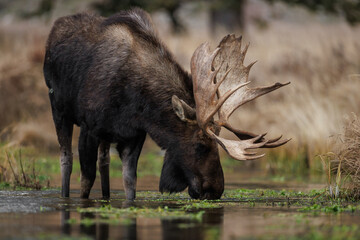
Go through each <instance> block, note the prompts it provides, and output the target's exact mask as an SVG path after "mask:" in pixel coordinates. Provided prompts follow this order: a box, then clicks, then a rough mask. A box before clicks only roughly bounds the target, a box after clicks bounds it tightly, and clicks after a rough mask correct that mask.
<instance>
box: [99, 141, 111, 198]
mask: <svg viewBox="0 0 360 240" xmlns="http://www.w3.org/2000/svg"><path fill="white" fill-rule="evenodd" d="M109 150H110V143H108V142H104V141H102V142H101V143H100V146H99V151H98V160H99V163H98V165H99V171H100V176H101V191H102V195H103V198H109V197H110V180H109V165H110V154H109Z"/></svg>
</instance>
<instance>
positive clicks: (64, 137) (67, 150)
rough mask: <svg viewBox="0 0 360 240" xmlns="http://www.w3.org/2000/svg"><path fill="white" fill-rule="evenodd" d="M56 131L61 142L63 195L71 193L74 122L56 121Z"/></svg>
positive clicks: (67, 195)
mask: <svg viewBox="0 0 360 240" xmlns="http://www.w3.org/2000/svg"><path fill="white" fill-rule="evenodd" d="M55 126H56V133H57V136H58V141H59V144H60V166H61V197H69V195H70V176H71V172H72V166H73V154H72V150H71V144H72V133H73V124H72V123H69V122H67V121H65V120H64V119H62V121H60V122H56V121H55Z"/></svg>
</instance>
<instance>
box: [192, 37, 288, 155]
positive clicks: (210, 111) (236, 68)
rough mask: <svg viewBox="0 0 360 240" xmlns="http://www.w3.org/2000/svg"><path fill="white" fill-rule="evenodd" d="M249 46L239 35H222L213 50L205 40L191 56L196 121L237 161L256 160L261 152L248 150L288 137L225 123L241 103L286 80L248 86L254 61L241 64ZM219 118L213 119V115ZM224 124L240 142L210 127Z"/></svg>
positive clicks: (276, 142)
mask: <svg viewBox="0 0 360 240" xmlns="http://www.w3.org/2000/svg"><path fill="white" fill-rule="evenodd" d="M248 47H249V45H246V46H245V48H244V49H241V37H239V38H236V37H235V35H227V36H225V37H224V38H223V39H222V40H221V42H220V44H219V46H218V47H217V48H216V49H215V51H213V52H211V51H210V46H209V44H208V43H204V44H202V45H200V46H199V47H198V48H197V49H196V50H195V52H194V54H193V56H192V58H191V73H192V79H193V89H194V90H193V91H194V96H195V104H196V118H197V122H198V124H199V126H200V128H202V129H203V130H204V131H205V132H206V134H207V135H209V137H211V138H213V139H215V140H216V141H217V142H218V143H219V144H220V145H221V146H222V147H223V148H224V149H225V151H226V152H227V153H228V154H229V155H230V156H231V157H233V158H235V159H237V160H252V159H257V158H260V157H262V156H264V154H262V155H256V153H254V152H249V151H247V150H249V149H256V148H273V147H278V146H281V145H283V144H285V143H287V142H288V141H289V140H290V139H287V140H283V141H279V140H280V138H281V136H280V137H278V138H275V139H272V140H265V138H264V136H265V134H262V135H256V134H253V133H249V132H245V131H241V130H238V129H234V128H233V127H231V126H230V124H229V123H228V119H229V117H230V115H231V114H232V113H233V112H234V111H235V110H236V109H237V108H239V107H240V106H242V105H243V104H245V103H247V102H249V101H251V100H254V99H255V98H257V97H259V96H261V95H264V94H266V93H269V92H271V91H274V90H276V89H278V88H280V87H283V86H285V85H287V84H289V83H285V84H281V83H275V84H274V85H271V86H268V87H261V88H249V87H247V85H248V84H249V83H250V82H249V81H248V77H249V72H250V68H251V67H252V66H253V65H254V64H255V62H253V63H251V64H249V65H248V66H244V59H245V55H246V52H247V49H248ZM216 113H218V115H219V119H218V121H215V122H214V118H213V117H214V115H215V114H216ZM214 125H215V127H216V128H217V129H220V128H221V127H225V128H226V129H228V130H230V131H231V132H233V133H234V134H235V135H236V136H237V137H238V138H239V141H234V140H228V139H225V138H222V137H219V136H217V135H218V134H217V133H215V132H214V131H213V130H212V129H213V128H214Z"/></svg>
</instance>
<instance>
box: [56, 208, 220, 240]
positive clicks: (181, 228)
mask: <svg viewBox="0 0 360 240" xmlns="http://www.w3.org/2000/svg"><path fill="white" fill-rule="evenodd" d="M89 204H90V205H89ZM85 206H86V207H93V206H95V204H91V203H86V204H84V207H85ZM72 215H78V213H77V212H70V211H69V209H66V208H63V209H62V210H61V225H62V226H61V233H62V234H63V235H66V236H72V237H73V236H79V235H81V236H89V237H91V238H93V239H99V240H106V239H189V240H191V239H194V240H195V239H196V240H202V239H206V236H208V235H207V231H209V229H213V228H215V229H218V230H219V229H221V228H222V225H223V219H224V209H223V208H217V209H211V210H208V211H205V212H204V214H203V215H202V220H201V222H199V221H198V220H190V219H181V218H174V219H159V218H129V219H126V222H125V223H124V224H111V223H104V222H103V221H101V219H106V217H102V216H100V215H99V214H95V213H87V212H86V213H80V219H81V220H85V222H86V220H87V219H89V220H91V224H90V223H89V224H87V223H80V226H79V225H72V224H71V223H69V219H71V216H72ZM97 220H100V221H97ZM219 231H220V230H219ZM219 231H216V232H219Z"/></svg>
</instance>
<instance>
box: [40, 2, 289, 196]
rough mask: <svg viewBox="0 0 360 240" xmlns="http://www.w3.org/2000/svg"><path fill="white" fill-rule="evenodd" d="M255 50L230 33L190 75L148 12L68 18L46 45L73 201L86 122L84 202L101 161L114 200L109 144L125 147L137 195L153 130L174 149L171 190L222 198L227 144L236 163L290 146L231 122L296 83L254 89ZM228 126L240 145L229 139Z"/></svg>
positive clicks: (198, 57) (126, 172)
mask: <svg viewBox="0 0 360 240" xmlns="http://www.w3.org/2000/svg"><path fill="white" fill-rule="evenodd" d="M247 47H248V45H247V46H245V47H242V46H241V38H236V37H235V36H234V35H228V36H226V37H224V39H223V40H222V41H221V42H220V44H219V46H218V48H217V49H216V50H215V51H213V52H211V51H210V48H209V44H207V43H205V44H202V45H201V46H200V47H199V48H198V49H197V50H196V51H195V52H194V55H193V57H192V59H191V75H190V74H189V73H187V72H186V71H184V70H183V69H182V67H181V66H180V65H179V64H178V63H177V62H176V61H175V60H174V58H173V56H172V55H171V54H170V52H169V51H168V50H167V48H166V47H165V45H164V44H163V43H162V42H161V41H160V40H159V38H158V36H157V34H156V31H155V28H154V26H153V24H152V22H151V19H150V17H149V15H148V14H147V13H146V12H144V11H143V10H141V9H133V10H129V11H122V12H120V13H118V14H116V15H114V16H111V17H109V18H103V17H100V16H97V15H93V14H87V13H82V14H76V15H72V16H67V17H62V18H60V19H58V20H57V21H56V22H55V23H54V26H53V28H52V30H51V32H50V35H49V38H48V41H47V45H46V56H45V62H44V76H45V81H46V84H47V86H48V88H49V97H50V102H51V108H52V114H53V120H54V123H55V128H56V133H57V136H58V141H59V144H60V162H61V175H62V197H69V190H70V175H71V172H72V163H73V155H72V150H71V148H72V147H71V146H72V132H73V125H74V124H76V125H78V126H80V137H79V158H80V166H81V193H80V194H81V197H82V198H88V197H89V194H90V190H91V188H92V186H93V183H94V180H95V177H96V168H97V166H96V163H97V162H98V167H99V171H100V175H101V186H102V194H103V197H109V196H110V186H109V161H110V157H109V148H110V144H111V143H116V148H117V150H118V152H119V156H120V158H121V160H122V163H123V164H122V165H123V169H122V171H123V184H124V189H125V193H126V198H127V199H129V200H132V199H134V198H135V194H136V169H137V163H138V158H139V155H140V152H141V149H142V146H143V143H144V140H145V137H146V135H147V134H148V135H149V136H150V137H151V138H152V139H153V140H154V141H155V142H156V143H157V144H158V145H159V146H160V147H161V148H162V149H164V150H166V153H165V157H164V164H163V168H162V172H161V178H160V184H159V188H160V191H161V192H170V193H172V192H179V191H183V190H184V189H186V188H187V187H188V192H189V194H190V196H191V197H192V198H200V199H218V198H220V197H221V195H222V193H223V191H224V176H223V171H222V168H221V164H220V159H219V153H218V146H217V144H219V145H220V146H221V147H223V148H224V149H225V151H226V152H227V153H228V154H229V155H230V156H231V157H233V158H234V159H237V160H251V159H255V158H258V157H261V156H262V155H256V154H255V153H254V152H252V151H249V149H256V148H261V147H265V148H266V147H277V146H280V145H282V144H285V143H286V142H287V141H288V140H284V141H280V140H279V138H276V139H272V140H266V139H265V138H264V135H256V134H253V133H249V132H245V131H241V130H238V129H235V128H233V127H232V126H231V125H230V124H229V123H228V121H227V120H228V118H229V116H230V115H231V114H232V112H233V111H234V110H235V109H236V108H238V107H239V106H241V105H242V104H244V103H246V102H248V101H251V100H253V99H254V98H256V97H258V96H260V95H263V94H266V93H268V92H270V91H273V90H275V89H277V88H279V87H282V86H284V85H286V84H280V83H276V84H274V85H272V86H269V87H264V88H255V89H252V88H249V87H247V85H248V83H249V82H248V74H249V70H250V68H251V66H252V64H250V65H249V66H244V64H243V62H244V57H245V54H246V50H247ZM215 115H218V117H217V118H216V119H215V117H214V116H215ZM222 127H225V128H226V129H228V130H230V131H232V132H233V133H234V134H235V135H236V136H237V137H238V138H239V139H238V140H228V139H224V138H222V137H220V136H219V132H220V130H221V128H222Z"/></svg>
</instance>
